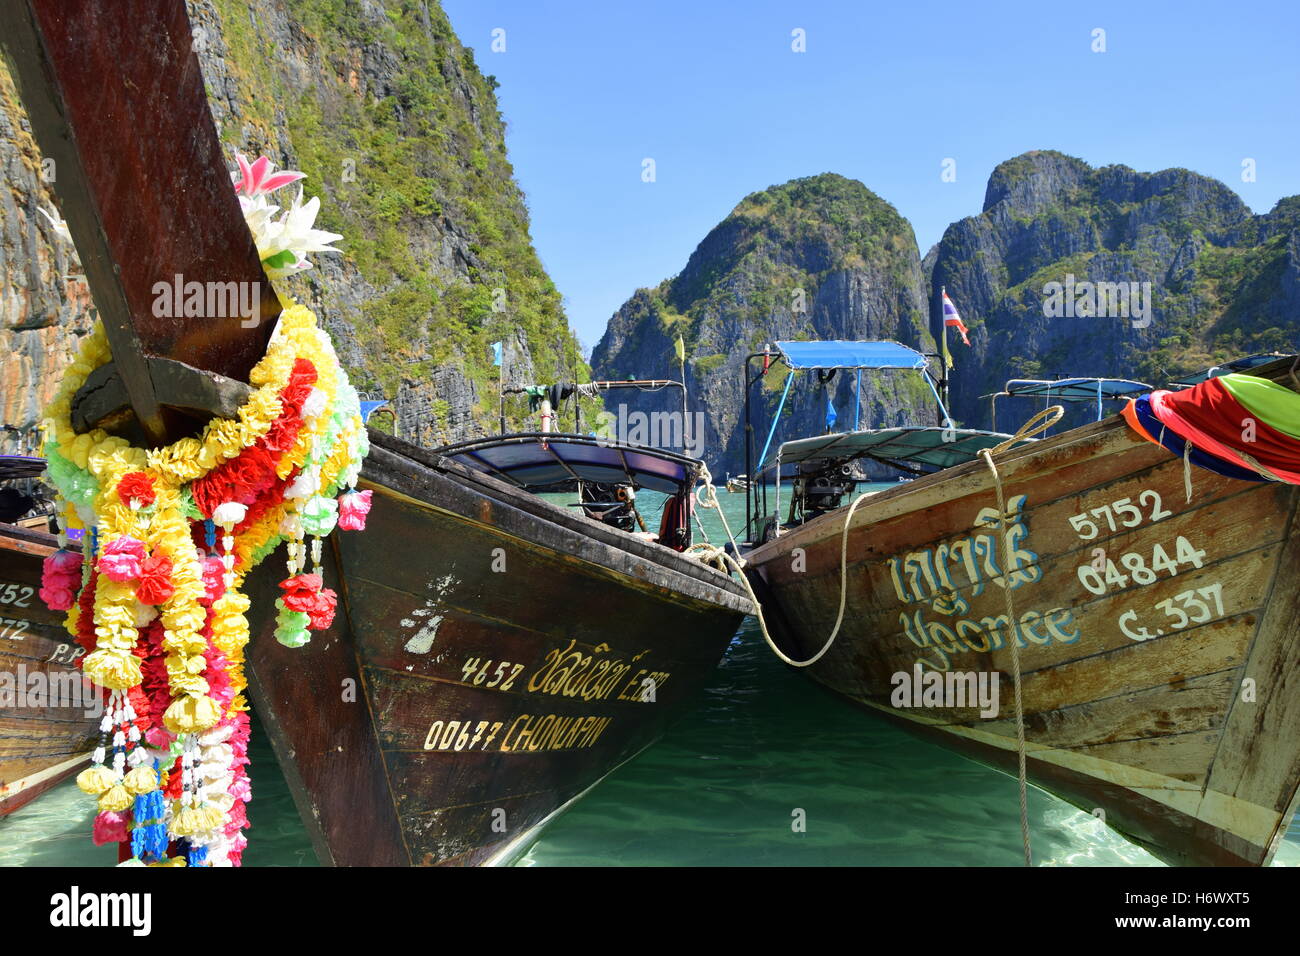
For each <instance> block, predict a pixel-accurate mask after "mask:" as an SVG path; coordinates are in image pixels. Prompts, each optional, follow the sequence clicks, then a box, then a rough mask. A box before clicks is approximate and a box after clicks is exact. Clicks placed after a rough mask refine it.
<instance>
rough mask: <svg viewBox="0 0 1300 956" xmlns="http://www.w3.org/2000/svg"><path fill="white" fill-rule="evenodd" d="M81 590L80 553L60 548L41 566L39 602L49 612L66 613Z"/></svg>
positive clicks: (47, 557)
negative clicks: (43, 604)
mask: <svg viewBox="0 0 1300 956" xmlns="http://www.w3.org/2000/svg"><path fill="white" fill-rule="evenodd" d="M80 589H81V552H80V551H72V550H69V549H67V548H60V549H59V550H58V551H55V552H54V553H53V554H51V555H48V556H46V558H45V561H44V562H43V563H42V564H41V591H40V594H41V600H42V601H44V602H45V606H46V607H48V608H49V609H50V610H51V611H66V610H68V609H69V608H70V607H72V604H73V602H74V601H76V600H77V591H79V590H80Z"/></svg>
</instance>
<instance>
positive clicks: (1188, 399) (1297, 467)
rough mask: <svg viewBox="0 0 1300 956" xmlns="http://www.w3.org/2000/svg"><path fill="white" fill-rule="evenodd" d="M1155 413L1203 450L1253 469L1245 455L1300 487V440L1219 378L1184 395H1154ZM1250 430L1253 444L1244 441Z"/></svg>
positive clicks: (1158, 392) (1209, 380) (1175, 393)
mask: <svg viewBox="0 0 1300 956" xmlns="http://www.w3.org/2000/svg"><path fill="white" fill-rule="evenodd" d="M1151 411H1152V412H1153V413H1154V414H1155V416H1156V418H1158V419H1160V421H1161V422H1163V423H1164V424H1165V425H1166V426H1168V427H1169V428H1170V429H1171V430H1173V431H1174V432H1176V433H1177V434H1178V435H1180V436H1181V437H1182V438H1184V439H1186V440H1187V441H1190V442H1191V443H1192V444H1193V445H1195V446H1196V447H1197V448H1200V449H1201V450H1203V451H1208V452H1210V453H1211V454H1214V455H1217V456H1218V457H1220V458H1222V459H1224V460H1225V461H1229V462H1232V464H1234V465H1240V466H1241V467H1243V468H1251V465H1250V463H1249V462H1247V461H1246V460H1245V459H1244V458H1242V456H1241V453H1242V452H1244V453H1245V454H1247V455H1249V456H1250V457H1251V458H1254V459H1255V460H1256V461H1258V462H1259V463H1260V464H1261V465H1263V466H1264V467H1265V468H1267V469H1268V470H1269V471H1271V472H1272V473H1273V474H1275V475H1277V476H1278V477H1279V478H1281V479H1283V480H1284V481H1289V482H1291V483H1293V484H1300V442H1296V440H1295V439H1293V438H1291V437H1290V436H1287V435H1283V434H1282V433H1281V432H1279V431H1278V430H1277V429H1275V428H1273V427H1272V426H1271V425H1268V424H1266V423H1265V422H1264V421H1262V420H1261V419H1259V418H1258V417H1256V416H1255V415H1254V414H1253V413H1252V412H1251V411H1250V410H1249V409H1248V408H1246V407H1245V406H1244V405H1242V404H1241V403H1240V402H1238V401H1237V400H1236V399H1235V398H1233V397H1232V393H1230V392H1229V391H1228V390H1227V388H1225V387H1224V385H1223V383H1222V382H1220V381H1219V380H1218V379H1217V378H1211V379H1207V380H1206V381H1204V382H1202V383H1201V384H1200V385H1196V386H1194V387H1193V388H1189V389H1185V390H1183V391H1181V392H1167V391H1163V390H1157V391H1154V392H1152V393H1151ZM1249 428H1253V429H1254V439H1255V440H1254V441H1247V440H1246V439H1245V437H1244V435H1245V433H1246V432H1247V429H1249ZM1251 470H1253V469H1251Z"/></svg>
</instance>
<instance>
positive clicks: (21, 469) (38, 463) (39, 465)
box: [0, 455, 45, 481]
mask: <svg viewBox="0 0 1300 956" xmlns="http://www.w3.org/2000/svg"><path fill="white" fill-rule="evenodd" d="M44 471H45V459H44V458H28V457H26V456H24V455H0V481H15V480H17V479H19V478H37V477H39V476H40V475H41V473H42V472H44Z"/></svg>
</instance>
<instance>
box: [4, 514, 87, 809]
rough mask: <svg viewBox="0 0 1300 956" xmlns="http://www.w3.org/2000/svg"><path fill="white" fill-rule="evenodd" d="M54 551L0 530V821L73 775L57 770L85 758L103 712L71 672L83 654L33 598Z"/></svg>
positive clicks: (37, 535) (42, 539) (41, 540)
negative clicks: (45, 562) (44, 565)
mask: <svg viewBox="0 0 1300 956" xmlns="http://www.w3.org/2000/svg"><path fill="white" fill-rule="evenodd" d="M53 544H54V539H53V538H52V537H51V536H50V535H47V534H43V533H41V532H32V531H27V530H25V529H19V528H14V527H13V526H11V525H0V816H3V815H5V814H8V813H11V812H13V811H14V810H16V809H18V808H19V807H21V806H24V805H26V804H27V803H29V802H31V801H32V800H34V799H35V798H36V797H38V796H39V795H40V794H41V793H44V792H45V791H46V790H47V789H49V787H51V786H54V785H55V784H56V783H58V782H60V781H61V780H63V779H65V778H66V777H67V776H68V775H69V774H70V773H73V772H75V771H76V769H77V767H75V766H73V767H65V768H63V769H61V770H60V769H59V768H60V766H61V765H64V764H68V763H69V761H72V760H73V759H74V758H79V757H81V756H83V755H85V754H87V753H88V752H89V750H90V748H91V747H92V746H93V745H94V740H95V734H96V730H97V723H98V719H97V718H98V716H99V715H100V714H101V713H102V712H103V711H102V706H101V705H100V697H99V692H98V691H97V690H96V689H94V688H92V687H91V686H90V685H89V683H88V682H87V681H85V679H84V678H83V677H82V675H81V672H80V671H79V670H78V669H77V668H76V667H75V666H74V662H75V661H76V660H77V659H78V658H79V657H80V656H81V655H82V654H84V651H83V650H82V649H81V648H80V647H78V646H77V645H76V644H75V643H74V642H73V641H72V638H71V637H70V636H69V635H68V633H67V632H66V631H65V630H64V629H63V614H61V613H57V612H54V611H51V610H49V609H48V608H47V607H46V606H45V603H44V602H43V601H42V600H41V599H40V598H39V597H38V596H37V593H36V592H37V589H38V588H39V587H40V580H41V562H42V560H43V558H44V556H45V555H46V554H48V553H49V552H50V551H51V550H52V547H51V545H53ZM79 765H80V764H79V762H78V766H79Z"/></svg>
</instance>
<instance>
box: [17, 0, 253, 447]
mask: <svg viewBox="0 0 1300 956" xmlns="http://www.w3.org/2000/svg"><path fill="white" fill-rule="evenodd" d="M0 37H3V39H4V43H5V49H6V52H7V54H8V55H9V58H10V59H11V61H12V63H13V66H14V75H15V79H16V81H17V84H18V87H19V89H20V92H21V94H22V98H23V102H24V105H25V106H26V108H27V112H28V115H29V117H30V119H31V124H32V134H33V136H34V138H35V140H36V143H37V145H38V146H39V147H40V149H41V152H42V153H43V155H44V156H45V157H46V158H48V159H52V160H54V162H55V169H56V173H57V179H56V180H55V185H56V190H57V192H58V195H59V198H60V202H61V204H62V212H63V215H64V217H65V218H66V220H67V222H68V228H69V230H70V232H71V233H72V237H73V240H74V241H75V243H76V245H77V249H78V251H79V253H80V258H81V261H82V265H83V266H84V268H85V270H86V277H87V280H88V282H89V284H90V289H91V293H92V295H93V296H94V300H95V305H96V308H97V309H98V311H99V313H100V316H101V318H102V319H103V321H104V324H105V328H106V329H107V331H108V333H109V338H110V342H111V344H112V349H113V355H114V357H115V359H116V361H117V364H118V367H119V369H120V370H121V372H122V375H123V380H124V382H125V384H126V386H127V390H128V392H129V393H130V395H131V401H132V404H133V405H134V406H135V410H136V413H137V415H138V416H139V419H140V422H141V424H142V425H143V426H144V429H145V432H146V433H147V435H148V436H149V438H150V439H151V440H152V441H155V442H157V441H160V440H161V439H162V436H163V435H164V434H165V433H166V431H167V430H168V422H167V420H166V416H165V415H164V413H163V411H162V409H161V408H160V406H159V403H158V401H157V399H156V396H155V394H154V387H153V383H152V380H151V378H150V375H149V369H148V366H147V364H146V363H145V361H144V359H145V356H146V355H159V356H165V357H170V358H176V359H180V360H182V361H184V362H187V363H189V364H191V365H194V366H196V367H199V368H203V369H207V370H209V371H213V372H217V373H220V374H222V375H225V376H227V377H230V378H235V379H241V380H246V379H247V377H248V372H249V370H250V369H251V368H252V367H253V365H254V364H255V363H256V362H257V361H258V360H259V359H260V358H261V356H262V354H263V352H264V351H265V347H266V342H267V340H268V338H269V336H270V332H271V329H272V327H273V325H274V319H275V318H276V316H277V315H278V314H279V300H278V298H277V297H276V295H275V293H274V290H273V289H272V288H271V285H270V282H269V281H268V280H267V279H266V276H265V273H264V272H263V270H262V266H261V263H260V261H259V259H258V255H257V250H256V248H255V246H254V243H253V238H252V235H251V234H250V233H249V231H248V229H247V227H246V226H245V225H244V219H243V214H242V212H241V211H240V208H239V203H238V201H237V200H236V198H235V195H234V191H233V189H231V187H230V176H229V174H228V172H227V168H228V167H227V160H226V157H224V156H223V155H222V150H221V145H220V142H219V141H218V139H217V134H216V129H215V127H214V125H213V122H212V117H211V114H210V112H209V109H208V101H207V94H206V92H205V89H204V83H203V74H202V72H201V70H200V68H199V62H198V58H197V57H196V56H195V54H194V52H193V50H192V48H191V28H190V22H189V17H188V14H187V13H186V9H185V4H184V3H179V2H176V0H116V2H114V3H109V4H105V3H99V2H97V0H17V2H14V3H11V4H5V5H3V7H0ZM178 277H179V281H180V283H182V284H184V283H188V282H198V283H203V284H204V286H203V288H204V289H205V291H206V290H208V289H212V290H213V291H224V290H226V289H228V288H232V287H231V286H226V285H225V284H226V283H233V284H234V285H233V288H234V289H235V290H236V292H237V293H238V291H240V290H245V296H246V298H248V299H249V300H251V301H252V302H254V303H255V304H256V315H253V314H249V313H248V312H246V310H244V309H243V308H241V307H240V306H239V305H238V299H239V296H238V294H237V295H236V296H235V301H234V302H233V303H232V302H230V301H229V300H228V299H227V297H226V296H225V295H224V294H223V295H221V296H217V295H213V296H208V295H206V294H205V295H203V296H202V297H201V298H202V305H201V306H200V307H198V308H197V309H195V310H194V311H197V312H198V313H200V314H197V315H196V314H192V312H187V311H186V310H185V309H184V308H183V304H182V308H181V309H180V310H179V314H178V310H177V308H176V307H175V303H172V304H171V307H170V308H158V309H156V308H155V306H156V305H160V303H161V302H162V301H164V300H163V298H162V297H161V296H160V294H159V292H158V291H157V290H156V287H159V288H165V287H170V288H171V289H173V290H174V288H175V283H176V282H177V280H178ZM159 283H162V284H163V286H158V284H159ZM208 283H220V284H221V286H220V288H218V287H217V286H209V285H207V284H208ZM159 312H162V313H164V314H159Z"/></svg>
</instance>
